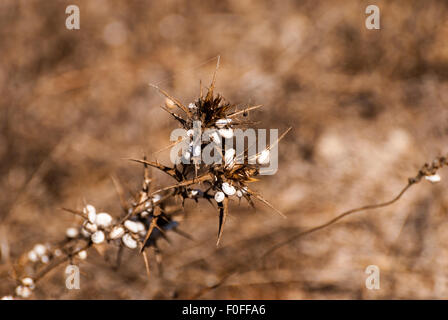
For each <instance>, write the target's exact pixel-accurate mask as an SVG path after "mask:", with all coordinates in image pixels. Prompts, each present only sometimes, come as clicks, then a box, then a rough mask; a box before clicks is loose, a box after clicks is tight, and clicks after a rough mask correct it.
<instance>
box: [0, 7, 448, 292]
mask: <svg viewBox="0 0 448 320" xmlns="http://www.w3.org/2000/svg"><path fill="white" fill-rule="evenodd" d="M69 4H77V5H79V7H80V10H81V29H80V30H77V31H70V30H67V29H66V28H65V19H66V17H67V15H66V14H65V8H66V6H67V5H69ZM369 4H377V5H379V7H380V9H381V30H379V31H369V30H367V29H366V28H365V26H364V21H365V18H366V14H365V13H364V11H365V8H366V6H367V5H369ZM447 13H448V6H447V5H446V3H445V2H443V1H435V0H434V1H418V0H413V1H404V0H403V1H393V2H384V1H380V2H379V3H375V1H354V0H350V1H329V0H328V1H314V0H313V1H311V0H309V1H281V2H278V3H277V2H276V3H274V2H271V1H238V0H226V1H100V0H94V1H92V0H90V1H87V0H85V1H79V0H71V1H43V0H40V1H31V0H29V1H17V0H2V1H1V2H0V108H1V113H0V190H1V192H0V208H1V209H0V219H1V220H0V221H1V222H0V244H1V250H2V256H1V259H2V260H1V261H2V262H1V265H0V271H1V272H2V276H3V278H2V279H1V281H0V295H3V294H8V293H9V292H10V291H12V290H13V288H14V282H13V281H12V280H10V279H8V278H7V277H5V275H6V270H8V269H9V263H10V262H11V261H14V259H17V258H18V256H19V255H20V254H21V253H23V252H24V251H26V250H29V249H30V248H31V247H32V246H33V245H34V244H35V243H36V242H44V241H54V240H57V239H59V238H61V237H63V236H64V230H65V228H67V227H68V226H70V225H71V223H72V222H73V221H74V217H72V216H70V215H69V214H67V213H65V212H63V211H61V210H60V208H61V207H72V208H80V206H81V205H82V204H83V201H86V202H88V203H92V204H94V205H95V206H96V207H98V208H100V209H101V210H105V211H108V212H110V213H111V214H115V215H118V212H119V210H120V209H119V201H118V197H117V196H116V192H115V190H114V186H113V184H112V181H111V179H110V175H111V174H116V175H117V176H118V177H119V178H120V180H121V181H123V182H124V184H125V185H126V187H127V188H128V189H129V190H132V191H134V190H136V189H137V188H138V187H139V184H140V178H141V170H142V169H141V167H140V166H138V165H136V164H133V163H130V162H128V161H126V160H123V159H124V158H129V157H137V158H140V157H141V156H142V154H143V153H147V154H150V153H151V152H154V151H157V150H159V149H161V148H163V147H164V146H166V145H167V144H168V143H169V133H170V131H171V130H172V129H173V128H174V127H175V126H176V123H175V122H174V121H173V120H172V119H170V117H169V115H168V114H166V113H165V112H164V111H163V110H161V109H160V108H159V106H160V105H162V104H163V102H164V100H163V97H162V96H161V95H160V94H159V93H158V92H156V91H155V90H154V89H151V88H150V87H149V86H148V83H154V84H158V85H160V86H161V87H163V88H164V89H166V90H167V91H169V92H170V93H172V94H173V95H174V96H176V97H178V98H179V99H181V100H182V101H184V102H185V103H189V102H191V101H193V100H195V99H196V97H197V95H198V93H199V80H202V81H203V82H204V83H209V81H210V79H211V76H212V72H213V69H214V67H215V64H216V56H217V55H221V58H222V59H221V62H222V63H221V68H220V70H219V73H218V80H217V91H218V92H220V93H222V94H223V95H224V96H225V97H226V99H227V100H229V101H231V102H235V103H240V104H242V105H247V104H263V105H264V108H263V109H262V110H260V111H256V112H253V113H251V118H252V119H254V120H260V121H261V123H260V126H261V127H265V128H279V129H280V130H281V131H283V130H284V129H286V128H287V127H289V126H292V127H293V130H292V132H291V133H290V134H289V135H288V136H287V137H286V138H285V140H283V141H282V142H281V145H280V161H279V171H278V173H277V174H276V175H274V176H267V177H264V178H263V179H262V181H260V182H258V183H257V186H256V189H257V190H259V191H261V192H262V193H263V194H264V196H265V197H266V198H267V199H268V200H270V201H271V202H273V203H274V205H275V206H276V207H277V208H278V209H280V210H282V211H283V212H284V213H285V214H286V215H287V216H288V219H287V220H284V219H282V218H280V217H279V216H278V215H275V214H273V213H272V212H271V210H269V209H266V208H265V207H263V205H262V204H259V205H258V210H257V212H254V211H253V210H251V209H249V208H248V206H247V205H246V204H242V205H241V206H240V207H238V206H237V204H235V205H234V206H233V208H232V210H231V217H230V218H229V219H228V221H227V224H226V229H225V232H224V236H223V241H222V243H221V246H220V247H219V248H218V249H217V248H216V247H215V240H216V233H217V213H216V210H214V209H212V207H211V206H210V205H209V204H207V203H206V202H203V203H201V204H199V205H194V204H191V203H190V204H189V205H188V206H187V212H188V217H187V218H186V219H185V220H184V221H183V222H182V224H181V228H182V230H184V231H186V232H189V233H190V234H192V235H193V236H194V238H195V241H185V239H183V238H181V237H179V236H178V235H175V234H174V235H172V237H171V239H172V243H171V245H170V244H168V243H163V244H162V249H163V251H164V269H165V270H164V271H165V272H164V276H163V277H158V276H157V275H156V273H153V277H152V278H151V280H150V281H148V280H147V278H146V274H145V271H144V264H143V262H142V259H141V257H140V256H138V255H137V254H136V253H135V252H130V251H128V252H126V253H125V263H124V264H123V266H122V267H121V269H120V270H119V271H115V270H113V269H112V267H111V266H110V263H109V262H107V261H105V260H104V258H102V257H101V256H100V255H98V254H95V253H92V254H90V256H89V258H88V260H87V261H86V262H83V263H82V264H81V271H82V277H81V290H72V291H69V290H67V289H66V288H65V280H64V277H63V268H62V269H58V270H57V271H55V272H52V273H51V274H50V275H49V276H48V278H47V279H46V281H44V282H43V283H42V284H41V285H40V286H38V288H37V289H36V293H35V296H34V297H35V298H42V299H51V298H56V299H61V298H62V299H91V298H95V299H102V298H112V299H151V298H164V299H165V298H166V299H169V298H189V297H191V296H192V295H194V294H195V293H197V292H198V291H199V290H201V289H202V288H204V287H206V286H210V285H213V284H215V283H216V282H217V281H219V279H220V278H221V277H222V276H223V275H225V274H226V272H228V271H229V270H232V269H233V268H234V267H236V266H239V265H242V264H244V265H246V268H245V270H246V271H244V272H243V273H238V274H235V275H233V276H232V277H230V278H228V279H227V281H226V282H224V283H223V284H222V285H221V286H220V287H218V288H216V289H215V290H211V291H208V292H206V293H205V294H204V295H203V296H202V297H203V298H218V299H221V298H240V299H251V298H261V299H265V298H269V299H301V298H310V299H315V298H348V299H352V298H367V299H377V298H386V299H387V298H446V297H447V296H448V283H447V285H446V288H445V279H446V280H448V279H447V278H446V276H447V273H448V271H447V270H448V249H447V248H448V247H447V244H446V243H447V242H448V236H447V235H448V193H447V191H446V190H447V182H446V181H448V171H446V169H445V171H441V175H442V182H441V183H440V184H437V185H430V184H429V183H427V182H425V181H423V182H422V183H420V184H418V185H417V186H415V187H413V188H412V189H410V191H409V192H408V193H406V194H405V196H404V197H403V198H402V199H401V200H400V201H399V202H398V203H396V204H394V205H393V206H390V207H388V208H385V209H381V210H376V211H371V212H366V213H361V214H359V215H357V216H352V217H349V218H347V219H346V220H343V221H342V222H340V223H338V224H337V225H334V226H332V227H330V228H328V229H326V230H322V231H319V232H317V233H315V234H312V235H310V236H308V237H305V238H302V239H300V240H298V241H295V242H294V243H292V244H290V245H288V246H285V247H283V248H281V249H279V250H278V251H276V252H274V253H273V254H272V255H271V256H269V259H268V261H267V262H266V263H265V264H264V265H258V264H257V265H255V264H254V265H253V266H252V267H251V263H252V262H253V261H255V259H256V257H258V256H260V255H261V254H262V253H263V252H265V251H266V250H267V249H268V248H269V247H270V246H271V245H273V244H275V243H277V242H279V241H282V240H285V239H287V238H289V237H290V236H291V235H293V234H296V233H297V232H298V231H300V230H304V229H305V228H307V227H310V226H314V225H317V224H320V223H322V222H324V221H325V220H327V219H329V218H332V217H334V216H335V215H336V214H337V213H338V212H340V211H343V210H346V209H350V208H351V207H356V206H360V205H363V204H368V203H375V202H381V201H383V200H387V199H390V198H392V197H393V196H394V195H395V194H396V193H397V192H398V191H399V190H400V189H401V188H402V187H403V186H404V185H405V184H406V179H407V177H410V176H413V175H415V173H416V171H417V170H418V169H419V167H420V166H421V165H422V164H423V163H424V162H426V161H430V160H431V159H432V158H434V157H435V156H438V155H441V154H443V153H444V152H446V151H447V146H446V141H447V140H446V139H447V137H448V122H447V121H448V108H447V103H448V90H447V89H448V88H447V80H448V42H447V39H448V14H447ZM153 159H154V158H153ZM157 159H158V160H160V161H167V160H168V153H167V152H165V153H162V154H159V155H158V156H157ZM154 177H156V178H158V180H157V184H158V185H164V184H165V185H166V183H168V182H170V181H169V179H168V178H167V177H166V176H163V175H160V174H158V173H154ZM371 264H374V265H378V266H379V267H380V269H381V289H380V290H378V291H369V290H367V289H366V288H365V284H364V282H365V278H366V275H365V273H364V270H365V268H366V267H367V266H368V265H371ZM152 267H153V269H156V268H155V263H153V265H152Z"/></svg>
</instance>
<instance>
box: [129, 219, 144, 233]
mask: <svg viewBox="0 0 448 320" xmlns="http://www.w3.org/2000/svg"><path fill="white" fill-rule="evenodd" d="M124 227H125V228H126V229H128V230H129V231H131V232H132V233H139V232H140V231H142V230H145V225H144V224H143V223H141V222H140V221H132V220H126V221H125V222H124Z"/></svg>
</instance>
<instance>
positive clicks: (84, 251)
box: [78, 250, 87, 260]
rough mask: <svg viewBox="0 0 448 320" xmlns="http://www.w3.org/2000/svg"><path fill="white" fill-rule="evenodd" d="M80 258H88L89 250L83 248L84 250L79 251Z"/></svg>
mask: <svg viewBox="0 0 448 320" xmlns="http://www.w3.org/2000/svg"><path fill="white" fill-rule="evenodd" d="M78 258H79V259H81V260H85V259H87V251H86V250H82V251H80V252H78Z"/></svg>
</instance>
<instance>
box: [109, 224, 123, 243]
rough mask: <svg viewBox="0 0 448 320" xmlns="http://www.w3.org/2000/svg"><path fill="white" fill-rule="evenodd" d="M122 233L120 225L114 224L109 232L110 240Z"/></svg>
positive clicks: (119, 236)
mask: <svg viewBox="0 0 448 320" xmlns="http://www.w3.org/2000/svg"><path fill="white" fill-rule="evenodd" d="M123 235H124V228H123V227H122V226H116V227H114V228H113V229H112V231H111V232H110V233H109V238H110V239H112V240H115V239H118V238H121V237H122V236H123Z"/></svg>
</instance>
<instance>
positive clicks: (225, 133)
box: [218, 129, 233, 139]
mask: <svg viewBox="0 0 448 320" xmlns="http://www.w3.org/2000/svg"><path fill="white" fill-rule="evenodd" d="M218 132H219V134H220V135H221V137H223V138H226V139H230V138H232V137H233V129H219V130H218Z"/></svg>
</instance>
